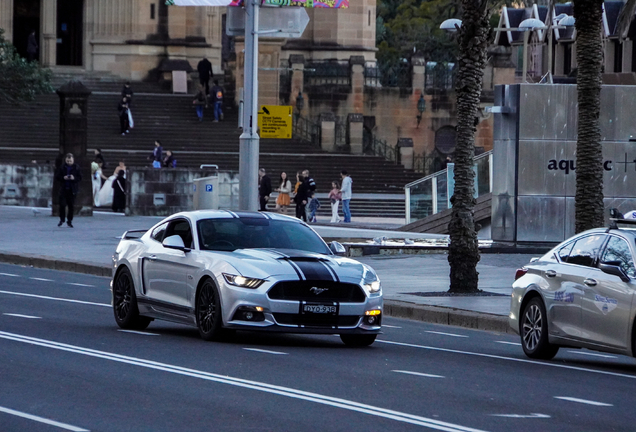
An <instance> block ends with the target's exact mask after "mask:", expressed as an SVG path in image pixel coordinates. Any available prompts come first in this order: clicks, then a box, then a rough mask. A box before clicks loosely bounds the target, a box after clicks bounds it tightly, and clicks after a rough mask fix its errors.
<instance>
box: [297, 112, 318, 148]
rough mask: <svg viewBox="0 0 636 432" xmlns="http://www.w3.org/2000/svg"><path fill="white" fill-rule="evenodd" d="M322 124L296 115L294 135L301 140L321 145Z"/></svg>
mask: <svg viewBox="0 0 636 432" xmlns="http://www.w3.org/2000/svg"><path fill="white" fill-rule="evenodd" d="M320 131H321V129H320V125H319V124H317V123H315V122H313V121H311V120H309V119H306V118H304V117H301V116H294V127H293V130H292V135H293V137H294V138H297V139H299V140H301V141H304V142H308V143H311V144H312V145H314V146H316V147H320Z"/></svg>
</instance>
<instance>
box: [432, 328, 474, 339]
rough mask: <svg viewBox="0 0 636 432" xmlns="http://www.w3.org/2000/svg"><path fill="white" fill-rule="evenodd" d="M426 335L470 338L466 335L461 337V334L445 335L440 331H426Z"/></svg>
mask: <svg viewBox="0 0 636 432" xmlns="http://www.w3.org/2000/svg"><path fill="white" fill-rule="evenodd" d="M424 332H425V333H433V334H438V335H442V336H452V337H460V338H467V337H468V336H466V335H460V334H455V333H444V332H438V331H432V330H424Z"/></svg>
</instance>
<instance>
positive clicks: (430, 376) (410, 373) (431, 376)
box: [391, 370, 446, 378]
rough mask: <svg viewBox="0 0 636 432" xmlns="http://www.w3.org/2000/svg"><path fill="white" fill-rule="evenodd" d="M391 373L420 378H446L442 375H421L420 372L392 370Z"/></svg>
mask: <svg viewBox="0 0 636 432" xmlns="http://www.w3.org/2000/svg"><path fill="white" fill-rule="evenodd" d="M391 372H397V373H402V374H407V375H415V376H421V377H425V378H446V377H445V376H442V375H433V374H426V373H421V372H411V371H405V370H392V371H391Z"/></svg>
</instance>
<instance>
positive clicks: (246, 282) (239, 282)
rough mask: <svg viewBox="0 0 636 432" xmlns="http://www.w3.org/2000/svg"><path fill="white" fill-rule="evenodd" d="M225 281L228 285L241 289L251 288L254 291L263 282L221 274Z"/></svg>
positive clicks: (261, 280)
mask: <svg viewBox="0 0 636 432" xmlns="http://www.w3.org/2000/svg"><path fill="white" fill-rule="evenodd" d="M223 277H224V278H225V281H226V282H227V283H229V284H230V285H234V286H237V287H241V288H253V289H256V288H258V287H259V286H261V285H262V284H263V282H265V281H264V280H263V279H256V278H246V277H244V276H237V275H233V274H228V273H223Z"/></svg>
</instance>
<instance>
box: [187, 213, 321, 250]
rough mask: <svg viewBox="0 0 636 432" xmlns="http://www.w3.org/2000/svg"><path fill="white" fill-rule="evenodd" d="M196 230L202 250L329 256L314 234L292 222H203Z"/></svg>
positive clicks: (255, 220)
mask: <svg viewBox="0 0 636 432" xmlns="http://www.w3.org/2000/svg"><path fill="white" fill-rule="evenodd" d="M197 228H198V232H199V244H200V245H201V250H214V251H234V250H236V249H260V248H263V249H298V250H302V251H307V252H314V253H320V254H327V255H329V254H331V251H330V249H329V248H328V247H327V245H326V244H325V242H324V241H322V239H321V238H320V237H319V236H318V235H317V234H316V233H315V232H313V231H312V230H311V229H310V228H308V227H307V226H305V225H303V224H301V223H298V222H293V221H282V220H273V219H261V218H244V217H243V218H235V219H203V220H200V221H199V222H197Z"/></svg>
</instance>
